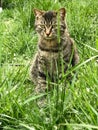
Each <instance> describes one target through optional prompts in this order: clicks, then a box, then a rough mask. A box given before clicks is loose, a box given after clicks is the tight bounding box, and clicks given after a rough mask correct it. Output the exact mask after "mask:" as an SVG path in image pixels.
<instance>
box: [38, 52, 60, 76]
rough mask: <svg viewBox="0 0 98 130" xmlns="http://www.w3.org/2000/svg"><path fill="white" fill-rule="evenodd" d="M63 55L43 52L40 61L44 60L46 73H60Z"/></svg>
mask: <svg viewBox="0 0 98 130" xmlns="http://www.w3.org/2000/svg"><path fill="white" fill-rule="evenodd" d="M60 59H61V53H60V52H56V53H55V52H45V51H41V53H40V60H42V61H43V62H42V63H44V64H43V66H44V65H45V68H46V71H48V72H49V73H50V75H51V74H55V73H57V71H58V66H59V64H60V62H61V60H60Z"/></svg>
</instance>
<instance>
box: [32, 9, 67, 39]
mask: <svg viewBox="0 0 98 130" xmlns="http://www.w3.org/2000/svg"><path fill="white" fill-rule="evenodd" d="M34 15H35V28H36V31H37V32H38V34H39V35H40V36H41V37H42V38H44V39H47V40H49V39H55V38H57V37H58V31H59V32H60V33H59V34H60V36H61V35H62V34H63V33H64V31H65V28H66V25H65V22H64V19H65V15H66V10H65V8H61V9H59V10H58V11H41V10H38V9H34Z"/></svg>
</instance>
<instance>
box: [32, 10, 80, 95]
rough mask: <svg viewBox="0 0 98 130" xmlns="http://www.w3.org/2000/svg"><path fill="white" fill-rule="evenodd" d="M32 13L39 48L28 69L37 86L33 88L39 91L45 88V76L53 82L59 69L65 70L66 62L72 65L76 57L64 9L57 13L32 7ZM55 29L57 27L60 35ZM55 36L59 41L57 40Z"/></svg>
mask: <svg viewBox="0 0 98 130" xmlns="http://www.w3.org/2000/svg"><path fill="white" fill-rule="evenodd" d="M34 14H35V28H36V31H37V33H38V35H39V41H38V51H37V53H36V55H35V58H34V59H33V63H32V65H31V68H30V75H31V79H32V81H33V82H34V84H35V85H36V88H35V91H36V92H37V93H38V92H44V91H45V89H46V84H47V79H49V80H50V81H51V82H56V81H57V79H58V78H61V77H60V75H62V74H61V73H62V68H63V72H64V73H66V71H67V69H68V64H69V63H71V65H72V66H74V65H76V64H77V63H78V61H79V56H78V53H77V50H76V47H75V45H74V42H73V40H72V39H71V38H70V36H69V34H68V31H67V28H66V23H65V21H64V19H65V15H66V11H65V9H64V8H61V9H60V10H59V11H58V12H56V11H40V10H37V9H34ZM58 14H59V16H60V17H59V22H58ZM58 24H59V25H58ZM58 29H60V30H59V36H58ZM58 37H59V38H60V41H58ZM71 58H72V59H71ZM62 63H63V64H62Z"/></svg>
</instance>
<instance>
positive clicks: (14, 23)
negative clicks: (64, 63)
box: [0, 0, 98, 130]
mask: <svg viewBox="0 0 98 130" xmlns="http://www.w3.org/2000/svg"><path fill="white" fill-rule="evenodd" d="M3 4H4V10H3V12H2V13H0V129H2V130H34V129H35V130H94V129H95V130H97V129H98V63H97V62H96V60H98V1H97V0H93V1H92V0H80V1H77V0H70V1H67V0H60V2H59V1H58V0H55V1H54V0H51V1H50V0H48V1H45V0H37V1H33V0H28V1H26V0H17V1H15V0H6V1H3ZM60 7H65V8H66V10H67V23H68V28H69V32H70V35H71V36H72V37H73V38H74V40H75V42H76V45H77V48H78V51H79V55H80V63H79V65H78V66H76V67H75V68H73V69H72V70H71V71H73V70H76V71H77V72H78V79H76V78H75V76H74V79H73V82H72V84H71V85H70V84H68V85H67V87H66V85H65V86H63V85H62V84H63V83H62V82H60V81H59V83H58V84H56V85H55V86H56V87H55V89H54V90H53V91H52V92H51V93H49V94H47V95H46V99H47V105H46V107H43V108H39V107H38V106H37V105H36V102H35V100H36V99H38V98H41V97H42V96H43V95H38V96H36V95H35V94H34V92H33V90H34V86H33V84H32V82H31V81H30V78H29V68H30V62H31V60H32V58H33V56H34V54H35V52H36V48H37V39H38V38H37V34H36V33H35V29H34V14H33V11H32V10H33V8H39V9H44V10H52V9H56V10H58V9H59V8H60ZM64 76H65V77H66V75H64ZM62 81H63V80H62ZM65 87H66V91H62V90H61V88H63V89H64V88H65ZM56 88H57V89H56Z"/></svg>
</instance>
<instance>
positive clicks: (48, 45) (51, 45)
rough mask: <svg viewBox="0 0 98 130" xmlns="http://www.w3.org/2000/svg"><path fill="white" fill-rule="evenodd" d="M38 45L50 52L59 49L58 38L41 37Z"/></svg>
mask: <svg viewBox="0 0 98 130" xmlns="http://www.w3.org/2000/svg"><path fill="white" fill-rule="evenodd" d="M38 46H39V49H41V50H43V51H50V52H58V51H59V43H58V40H57V39H44V38H39V42H38Z"/></svg>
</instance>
